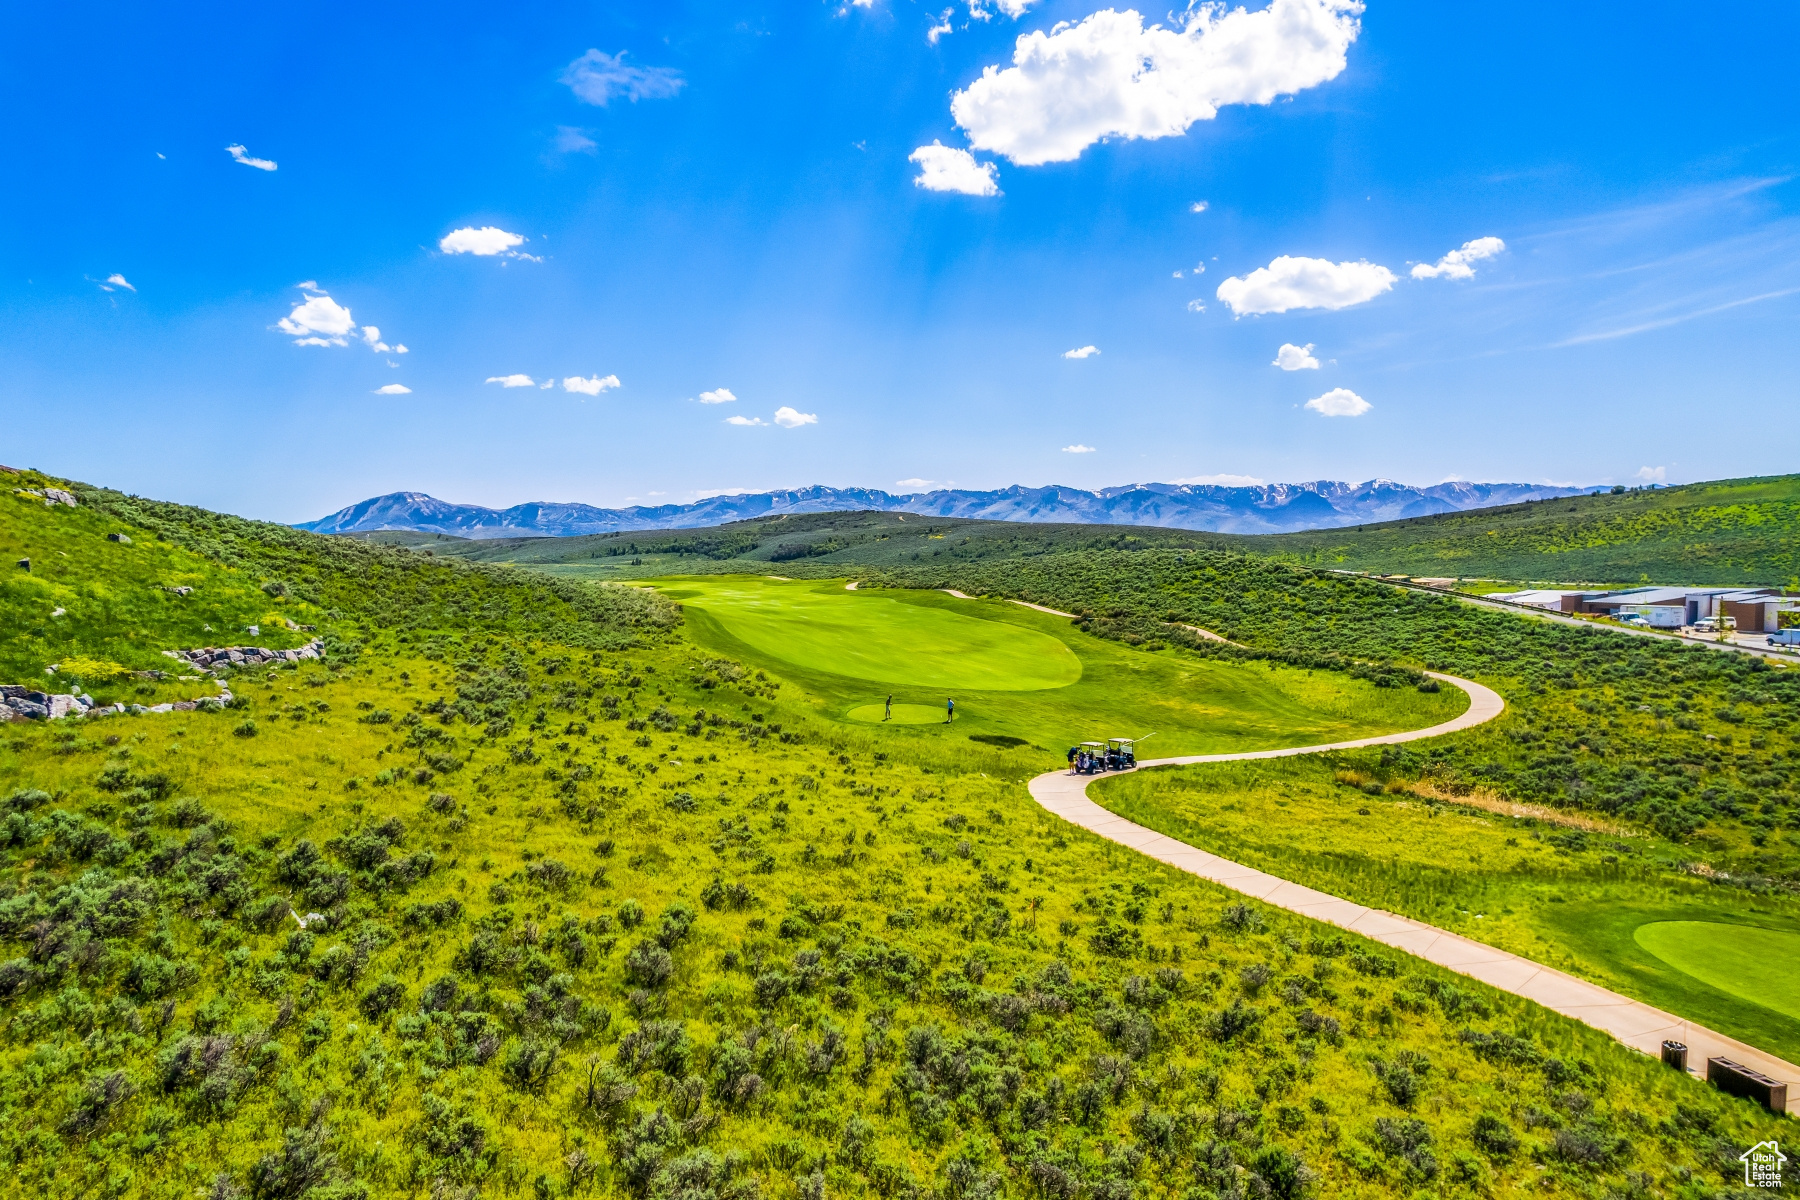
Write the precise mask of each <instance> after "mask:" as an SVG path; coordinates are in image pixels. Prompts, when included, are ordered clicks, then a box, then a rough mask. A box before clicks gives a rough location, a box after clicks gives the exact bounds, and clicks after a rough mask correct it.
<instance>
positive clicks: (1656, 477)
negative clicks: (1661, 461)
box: [1637, 467, 1669, 483]
mask: <svg viewBox="0 0 1800 1200" xmlns="http://www.w3.org/2000/svg"><path fill="white" fill-rule="evenodd" d="M1637 477H1638V478H1639V479H1641V480H1643V481H1644V482H1645V483H1661V482H1662V481H1663V480H1665V479H1667V478H1668V477H1669V468H1667V467H1639V468H1638V469H1637Z"/></svg>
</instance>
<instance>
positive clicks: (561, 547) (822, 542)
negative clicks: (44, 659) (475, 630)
mask: <svg viewBox="0 0 1800 1200" xmlns="http://www.w3.org/2000/svg"><path fill="white" fill-rule="evenodd" d="M351 536H354V537H355V538H357V539H358V540H364V541H368V542H374V543H379V544H385V545H396V546H404V547H409V548H412V549H414V550H417V551H419V552H420V553H429V554H431V555H434V556H442V557H451V558H458V559H465V560H468V561H472V562H504V563H514V564H517V565H520V566H529V567H535V568H537V569H539V570H542V571H544V572H546V573H549V574H552V575H558V576H562V577H574V578H593V579H606V578H625V579H635V578H648V577H653V576H658V575H671V574H677V575H678V574H685V573H690V572H697V571H708V572H715V571H717V572H726V573H731V574H739V573H743V572H746V571H758V570H769V569H771V567H773V568H781V567H784V566H785V565H786V564H790V563H800V564H803V565H804V564H812V565H815V566H816V565H834V564H857V565H879V566H896V565H902V564H910V563H918V562H943V561H950V562H974V561H980V560H984V559H1010V558H1028V557H1033V556H1036V555H1040V554H1066V553H1072V552H1080V551H1085V550H1096V549H1110V550H1136V549H1148V548H1153V547H1154V548H1174V549H1181V548H1190V547H1192V548H1200V547H1220V546H1229V545H1231V544H1234V543H1235V542H1238V541H1242V540H1244V539H1241V538H1233V537H1229V536H1227V535H1223V534H1214V533H1197V532H1193V531H1189V530H1183V529H1152V528H1147V527H1142V526H1125V525H1035V524H1026V523H1021V522H1011V521H972V520H965V519H962V518H957V517H922V516H918V515H915V514H912V513H882V512H854V513H805V514H797V515H788V516H779V517H768V518H761V519H758V520H754V521H737V522H733V523H732V524H729V525H719V526H715V527H713V528H709V529H681V530H673V531H669V532H660V531H648V532H643V531H640V532H636V533H606V534H594V535H591V536H586V537H567V538H494V539H482V540H470V539H466V538H454V537H447V536H445V535H443V534H429V533H397V532H383V533H370V534H355V535H351Z"/></svg>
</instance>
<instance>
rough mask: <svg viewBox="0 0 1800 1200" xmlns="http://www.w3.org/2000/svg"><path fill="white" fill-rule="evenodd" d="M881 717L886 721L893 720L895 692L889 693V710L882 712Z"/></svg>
mask: <svg viewBox="0 0 1800 1200" xmlns="http://www.w3.org/2000/svg"><path fill="white" fill-rule="evenodd" d="M881 719H882V720H884V721H891V720H893V719H894V693H892V692H889V693H888V698H887V712H885V713H883V714H882V717H881Z"/></svg>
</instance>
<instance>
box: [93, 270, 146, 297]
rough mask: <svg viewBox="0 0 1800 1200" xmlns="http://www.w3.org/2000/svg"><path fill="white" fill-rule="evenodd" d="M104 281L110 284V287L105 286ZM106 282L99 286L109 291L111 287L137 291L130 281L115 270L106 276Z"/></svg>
mask: <svg viewBox="0 0 1800 1200" xmlns="http://www.w3.org/2000/svg"><path fill="white" fill-rule="evenodd" d="M106 283H110V284H111V285H112V287H107V286H106ZM106 283H103V284H101V285H100V286H101V287H102V288H105V289H106V290H107V291H109V292H110V291H112V289H113V288H115V287H122V288H124V289H125V290H126V291H128V292H135V291H137V289H136V288H134V287H132V286H131V283H130V282H129V281H128V280H127V279H126V278H125V277H124V276H123V275H120V274H118V273H117V272H114V273H113V274H111V275H108V276H107V277H106Z"/></svg>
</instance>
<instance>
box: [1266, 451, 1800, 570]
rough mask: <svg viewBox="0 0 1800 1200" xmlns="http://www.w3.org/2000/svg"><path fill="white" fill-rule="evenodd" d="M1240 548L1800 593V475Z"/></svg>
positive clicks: (1334, 559) (1307, 560) (1449, 516)
mask: <svg viewBox="0 0 1800 1200" xmlns="http://www.w3.org/2000/svg"><path fill="white" fill-rule="evenodd" d="M1238 548H1239V549H1242V550H1244V551H1246V552H1248V553H1252V554H1257V555H1262V556H1266V557H1270V558H1275V559H1278V560H1280V561H1283V562H1291V563H1299V564H1304V565H1307V566H1321V567H1333V568H1338V569H1345V570H1359V571H1370V572H1375V573H1380V574H1396V573H1398V574H1407V575H1424V576H1461V577H1464V578H1490V579H1510V580H1550V581H1557V582H1569V583H1580V582H1595V583H1637V582H1640V581H1646V582H1655V583H1669V584H1682V583H1689V584H1764V585H1773V586H1790V587H1795V588H1800V475H1777V476H1770V477H1767V478H1762V479H1727V480H1723V481H1720V482H1717V483H1695V484H1688V485H1686V486H1683V487H1673V488H1659V489H1655V490H1644V491H1628V492H1624V493H1622V494H1616V495H1596V496H1574V497H1570V498H1568V499H1563V500H1543V501H1537V502H1535V503H1531V504H1514V505H1508V506H1506V507H1503V508H1490V509H1481V510H1479V511H1476V512H1463V513H1444V514H1442V515H1439V516H1433V517H1419V518H1415V519H1413V520H1408V521H1390V522H1387V523H1385V524H1381V525H1362V526H1355V527H1352V528H1349V529H1321V530H1313V531H1310V532H1307V533H1283V534H1275V535H1271V536H1268V537H1259V538H1247V539H1243V541H1242V542H1240V543H1239V546H1238Z"/></svg>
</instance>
